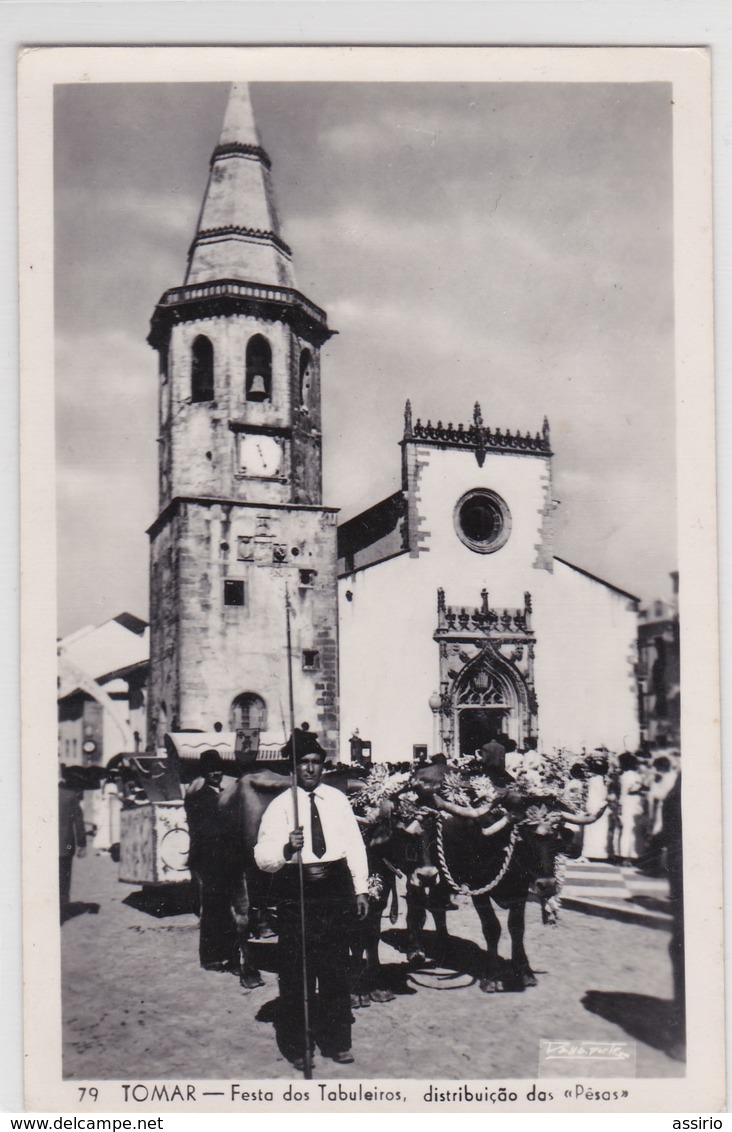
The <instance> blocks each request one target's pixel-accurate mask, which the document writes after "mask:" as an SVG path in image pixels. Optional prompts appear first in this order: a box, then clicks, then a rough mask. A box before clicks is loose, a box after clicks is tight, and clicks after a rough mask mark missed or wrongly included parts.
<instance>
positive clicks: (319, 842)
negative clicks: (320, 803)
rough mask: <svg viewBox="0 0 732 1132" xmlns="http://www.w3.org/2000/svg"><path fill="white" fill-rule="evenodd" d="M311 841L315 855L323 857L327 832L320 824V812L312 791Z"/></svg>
mask: <svg viewBox="0 0 732 1132" xmlns="http://www.w3.org/2000/svg"><path fill="white" fill-rule="evenodd" d="M310 842H311V844H312V848H313V853H314V854H315V856H316V857H322V856H323V854H324V853H325V834H324V833H323V827H322V825H321V824H320V814H319V813H318V807H317V806H316V805H315V795H314V794H313V792H312V791H311V792H310Z"/></svg>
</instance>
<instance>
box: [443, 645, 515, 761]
mask: <svg viewBox="0 0 732 1132" xmlns="http://www.w3.org/2000/svg"><path fill="white" fill-rule="evenodd" d="M454 708H455V715H456V719H455V723H456V728H455V732H456V735H457V739H458V750H459V754H461V755H473V754H475V752H476V751H477V750H479V749H480V747H482V746H483V744H484V743H488V742H489V741H490V740H491V739H496V738H501V737H502V736H503V737H508V738H510V739H513V740H514V741H517V740H518V739H519V711H518V708H519V701H518V696H517V693H516V689H515V688H514V686H513V684H512V683H511V681H510V680H509V679H507V678H506V676H505V674H504V673H501V672H499V671H498V670H497V668H494V667H493V665H492V664H491V658H489V657H488V656H486V655H485V654H483V656H481V657H480V658H479V660H478V662H477V663H475V662H474V663H473V664H471V665H468V667H467V668H465V669H464V670H463V672H462V674H461V676H460V677H459V678H458V680H457V681H456V685H455V691H454Z"/></svg>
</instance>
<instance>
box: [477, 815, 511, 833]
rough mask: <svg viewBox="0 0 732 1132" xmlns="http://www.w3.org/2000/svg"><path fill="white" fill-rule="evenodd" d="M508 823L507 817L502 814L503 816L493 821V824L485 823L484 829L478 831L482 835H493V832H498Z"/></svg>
mask: <svg viewBox="0 0 732 1132" xmlns="http://www.w3.org/2000/svg"><path fill="white" fill-rule="evenodd" d="M508 824H509V819H508V817H507V816H506V815H505V814H504V816H503V817H502V818H499V819H498V821H494V822H493V825H487V826H486V827H485V829H481V831H480V832H481V833H482V834H483V836H484V837H493V835H494V834H496V833H500V832H501V830H502V829H505V828H506V826H507V825H508Z"/></svg>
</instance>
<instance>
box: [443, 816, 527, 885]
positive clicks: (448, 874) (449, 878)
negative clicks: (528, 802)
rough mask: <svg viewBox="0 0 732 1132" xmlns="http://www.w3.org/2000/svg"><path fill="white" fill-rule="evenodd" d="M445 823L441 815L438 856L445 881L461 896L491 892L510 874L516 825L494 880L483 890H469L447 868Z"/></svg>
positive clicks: (516, 834) (516, 837) (516, 835)
mask: <svg viewBox="0 0 732 1132" xmlns="http://www.w3.org/2000/svg"><path fill="white" fill-rule="evenodd" d="M443 821H444V818H443V815H442V814H439V815H438V818H437V856H438V859H439V862H440V868H441V869H442V873H443V875H444V877H445V880H446V881H447V883H448V884H449V885H450V888H452V889H453V890H454V891H455V892H459V893H460V895H461V896H484V895H485V894H486V892H491V891H492V890H493V889H494V888H495V887H496V885H498V884H500V882H501V881H502V880H503V878H504V877H505V875H506V873H507V872H508V869H509V865H510V864H511V861H512V860H513V851H514V847H515V845H516V841H517V839H518V828H517V827H516V826H515V825H513V826H511V835H510V837H509V839H508V845H507V846H506V855H505V857H504V860H503V864H502V866H501V868H500V869H499V870H498V872H497V873H496V875H495V876H494V878H493V880H491V881H489V882H488V884H484V885H483V887H482V888H469V887H468V885H467V884H458V883H457V881H456V880H455V878H454V876H453V875H452V873H451V872H450V870H449V868H448V867H447V861H446V860H445V846H444V844H443V841H442V823H443Z"/></svg>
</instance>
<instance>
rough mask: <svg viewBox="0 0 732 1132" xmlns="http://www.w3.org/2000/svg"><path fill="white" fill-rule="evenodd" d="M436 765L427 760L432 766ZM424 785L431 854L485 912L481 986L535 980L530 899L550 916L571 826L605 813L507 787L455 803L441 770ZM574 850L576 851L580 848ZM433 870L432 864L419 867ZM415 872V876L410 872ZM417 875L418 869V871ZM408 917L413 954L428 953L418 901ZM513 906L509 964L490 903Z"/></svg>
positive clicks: (569, 849)
mask: <svg viewBox="0 0 732 1132" xmlns="http://www.w3.org/2000/svg"><path fill="white" fill-rule="evenodd" d="M434 769H435V768H429V770H430V771H432V770H434ZM419 789H420V792H421V795H422V798H423V800H424V801H428V802H429V803H430V808H431V809H432V810H433V813H432V815H431V817H429V818H426V819H424V820H423V825H424V826H425V829H426V831H427V832H426V837H425V838H423V840H424V841H425V842H426V844H427V845H428V846H429V849H430V852H431V856H432V861H431V869H432V871H433V873H434V870H438V869H439V872H440V874H441V875H442V877H444V878H445V879H446V880H447V881H448V883H449V884H450V886H451V887H452V888H453V889H454V890H455V891H457V892H462V893H465V894H469V895H470V896H471V898H472V901H473V905H474V906H475V910H476V912H477V913H478V917H479V919H480V924H481V928H482V931H483V937H484V939H485V944H486V957H485V966H484V973H483V976H482V978H481V979H480V989H481V990H482V991H484V992H485V993H486V994H491V993H494V992H496V991H503V990H509V989H518V990H523V989H524V988H525V987H532V986H536V977H535V975H534V972H533V971H532V969H531V965H530V963H529V960H528V957H527V955H526V951H525V949H524V924H525V911H526V901H527V899H528V897H529V894H530V893H534V894H535V895H536V896H537V897H538V898H539V900H540V901H541V904H542V912H543V915H544V920H545V922H553V919H554V915H555V908H554V898H555V897H556V893H557V880H556V876H555V862H556V858H557V856H558V855H559V854H566V855H569V856H571V855H572V854H573V845H572V842H573V834H572V832H571V828H570V827H571V826H579V825H586V824H589V823H590V822H592V821H596V820H597V818H598V817H599V816H600V814H599V813H598V814H595V815H591V816H588V815H577V814H572V813H570V812H569V811H568V810H567V808H566V806H564V805H562V804H561V803H559V802H557V800H556V799H555V798H554V797H551V796H542V795H539V794H535V795H525V794H522V793H520V792H519V791H518V790H512V789H511V788H506V789H504V790H501V791H499V792H497V795H496V797H495V798H494V799H493V800H492V801H491V802H490V803H487V804H486V805H484V806H482V807H476V808H471V807H469V806H461V805H456V804H454V803H452V802H449V801H446V800H445V799H444V798H442V797H441V796H440V795H439V793H438V791H439V789H440V781H439V775H436V776H433V779H432V780H430V779H428V780H426V781H425V780H424V779H423V780H422V781H421V782H420V783H419ZM575 855H576V853H575ZM422 871H423V873H425V875H427V876H429V875H430V873H429V869H423V870H422ZM413 879H414V878H413ZM416 879H417V880H419V870H418V872H417V877H416ZM409 891H410V890H409V888H408V900H411V901H412V904H413V909H414V910H413V911H412V914H411V916H410V919H409V921H408V927H409V932H410V937H409V942H408V955H411V956H419V955H424V951H423V949H422V947H421V945H420V942H419V931H420V930H421V927H422V926H423V925H424V918H425V917H424V911H423V910H420V909H419V908H418V907H416V908H415V907H414V901H413V899H412V898H410V896H409ZM494 903H495V904H497V905H498V906H499V907H500V908H503V909H507V910H508V931H509V935H510V937H511V961H510V971H509V973H508V974H504V965H503V964H502V963H501V960H500V957H499V954H498V942H499V939H500V935H501V925H500V921H499V919H498V916H497V915H496V912H495V909H494V907H493V904H494Z"/></svg>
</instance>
